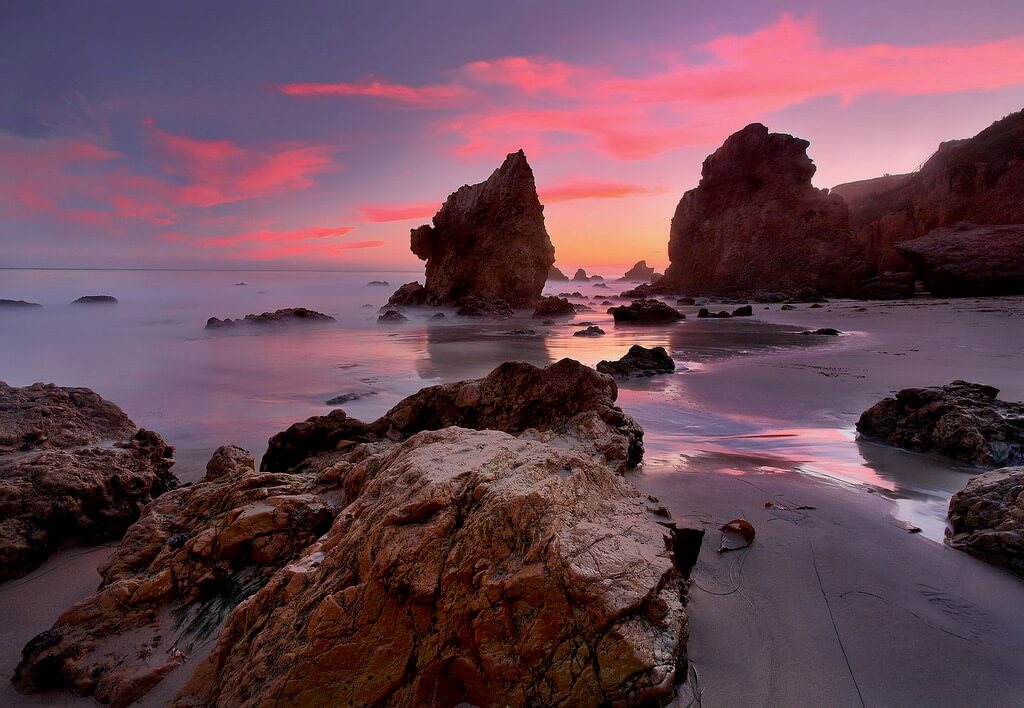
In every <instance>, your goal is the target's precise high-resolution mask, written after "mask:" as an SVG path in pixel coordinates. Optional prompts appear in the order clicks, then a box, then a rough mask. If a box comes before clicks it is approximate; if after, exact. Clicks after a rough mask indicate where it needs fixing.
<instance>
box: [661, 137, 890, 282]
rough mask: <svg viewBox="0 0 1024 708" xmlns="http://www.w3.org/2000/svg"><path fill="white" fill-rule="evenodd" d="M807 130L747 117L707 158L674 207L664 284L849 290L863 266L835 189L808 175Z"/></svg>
mask: <svg viewBox="0 0 1024 708" xmlns="http://www.w3.org/2000/svg"><path fill="white" fill-rule="evenodd" d="M808 145H809V143H808V142H807V141H806V140H801V139H799V138H794V137H793V136H792V135H785V134H782V133H769V132H768V128H766V127H765V126H763V125H761V124H759V123H754V124H751V125H748V126H747V127H746V128H744V129H743V130H741V131H739V132H737V133H734V134H733V135H731V136H729V138H727V139H726V141H725V143H724V144H723V145H722V147H720V148H718V150H716V151H715V152H714V153H713V154H712V155H710V156H709V157H708V158H707V159H706V160H704V166H703V168H702V170H701V180H700V184H699V185H698V186H697V187H696V189H691V190H690V191H688V192H686V194H684V195H683V198H682V199H681V200H680V201H679V205H678V206H677V207H676V211H675V215H674V216H673V217H672V227H671V232H670V235H669V244H668V255H669V259H670V260H671V261H672V262H671V264H670V265H669V267H668V269H667V270H666V271H665V276H664V277H663V278H661V279H659V280H658V288H659V289H660V290H661V291H668V290H671V291H675V292H686V293H687V294H689V295H698V294H699V295H704V294H735V293H743V292H750V291H754V290H771V291H796V290H799V289H801V288H813V289H815V290H817V291H818V292H820V293H821V294H824V295H846V294H850V293H852V292H853V291H854V290H855V289H856V287H857V285H858V284H859V283H860V282H861V281H862V280H864V279H865V278H866V277H868V275H870V273H869V269H868V265H867V262H866V261H865V259H864V255H863V252H862V249H861V246H860V244H859V243H858V242H857V241H856V239H855V238H854V237H853V234H852V233H851V231H850V223H849V214H848V213H847V208H846V204H845V203H844V202H843V200H842V198H840V197H838V196H836V195H830V194H829V193H828V192H827V191H826V190H821V189H815V188H814V187H813V186H812V185H811V178H812V177H813V176H814V172H815V166H814V163H813V162H812V161H811V159H810V158H809V157H808V156H807V147H808Z"/></svg>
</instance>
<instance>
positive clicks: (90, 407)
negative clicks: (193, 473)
mask: <svg viewBox="0 0 1024 708" xmlns="http://www.w3.org/2000/svg"><path fill="white" fill-rule="evenodd" d="M173 464H174V448H172V447H170V446H168V445H166V444H165V443H164V441H163V440H162V439H161V438H160V436H159V435H157V434H156V433H154V432H152V431H149V430H141V429H139V428H137V427H136V426H135V424H134V423H132V421H131V420H129V418H128V416H127V415H125V413H124V411H122V410H121V409H120V408H118V407H117V406H116V405H114V404H113V403H111V402H110V401H106V400H104V399H103V398H101V397H100V396H99V395H98V394H96V393H94V392H93V391H90V390H89V389H87V388H63V387H59V386H54V385H52V384H33V385H32V386H26V387H24V388H15V387H12V386H8V385H6V384H4V383H2V382H0V581H3V580H9V579H11V578H17V577H20V576H22V575H25V574H26V573H28V572H29V571H31V570H32V569H34V568H35V567H37V566H38V565H40V564H41V563H42V562H43V561H44V560H46V558H47V556H49V554H50V553H52V552H54V551H55V550H56V549H57V548H58V547H59V546H60V545H61V544H62V543H66V542H71V541H74V542H84V543H100V542H104V541H110V540H114V539H117V538H120V537H121V535H122V534H123V533H124V532H125V529H127V528H128V527H129V525H131V524H132V522H134V521H135V519H136V518H138V515H139V512H140V511H141V509H142V507H143V506H145V505H146V504H147V503H148V502H149V501H150V500H152V499H153V498H154V497H156V496H159V495H160V494H162V493H163V492H165V491H166V490H168V489H172V488H174V487H175V486H177V479H176V478H175V477H174V475H173V474H172V473H171V471H170V469H171V465H173Z"/></svg>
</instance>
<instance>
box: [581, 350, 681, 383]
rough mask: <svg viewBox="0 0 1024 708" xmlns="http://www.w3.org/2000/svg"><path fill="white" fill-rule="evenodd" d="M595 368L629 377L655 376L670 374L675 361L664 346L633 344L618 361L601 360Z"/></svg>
mask: <svg viewBox="0 0 1024 708" xmlns="http://www.w3.org/2000/svg"><path fill="white" fill-rule="evenodd" d="M597 370H598V371H600V372H601V373H602V374H608V375H610V376H617V377H620V378H630V377H634V376H655V375H657V374H671V373H672V372H673V371H675V370H676V363H675V362H674V361H672V357H671V356H669V354H668V352H666V351H665V347H651V348H650V349H648V348H646V347H641V346H640V345H639V344H634V345H633V346H631V347H630V348H629V351H628V352H626V353H625V355H623V357H622V358H621V359H619V360H618V361H601V362H599V363H598V365H597Z"/></svg>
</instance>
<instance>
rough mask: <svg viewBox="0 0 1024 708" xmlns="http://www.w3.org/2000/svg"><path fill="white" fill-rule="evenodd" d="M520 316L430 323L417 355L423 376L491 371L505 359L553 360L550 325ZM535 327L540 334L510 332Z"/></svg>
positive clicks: (470, 376)
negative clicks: (490, 320)
mask: <svg viewBox="0 0 1024 708" xmlns="http://www.w3.org/2000/svg"><path fill="white" fill-rule="evenodd" d="M530 324H531V323H530V322H528V321H526V322H520V321H517V320H504V321H500V322H493V321H492V322H479V323H471V324H462V323H459V324H427V326H426V338H425V345H426V346H425V349H424V350H423V351H422V352H421V355H419V356H417V357H416V358H415V366H416V371H417V373H418V374H419V375H420V377H421V378H423V379H440V380H441V381H459V380H462V379H476V378H481V377H483V376H486V375H487V374H489V373H490V372H491V371H492V370H493V369H494V367H496V366H497V365H498V364H500V363H502V362H504V361H525V362H528V363H530V364H533V365H535V366H547V365H548V364H550V363H552V361H553V359H552V357H551V352H550V351H549V350H548V346H547V337H546V336H545V335H546V330H547V329H548V328H547V327H537V326H536V323H533V326H532V327H531V326H530ZM517 330H522V331H526V330H532V331H533V332H535V333H536V334H510V332H515V331H517Z"/></svg>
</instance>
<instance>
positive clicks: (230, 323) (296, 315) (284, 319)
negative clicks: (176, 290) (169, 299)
mask: <svg viewBox="0 0 1024 708" xmlns="http://www.w3.org/2000/svg"><path fill="white" fill-rule="evenodd" d="M335 321H336V320H335V319H334V318H333V317H331V316H330V315H325V314H324V313H322V312H317V311H316V310H309V309H306V308H305V307H288V308H285V309H282V310H274V311H273V312H264V313H263V314H260V315H252V314H250V315H246V316H245V317H244V318H243V317H240V318H238V319H235V320H232V319H223V320H222V319H218V318H216V317H211V318H210V319H208V320H207V321H206V329H225V328H228V327H237V326H239V325H250V324H254V325H268V324H269V325H275V324H288V323H291V322H335Z"/></svg>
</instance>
